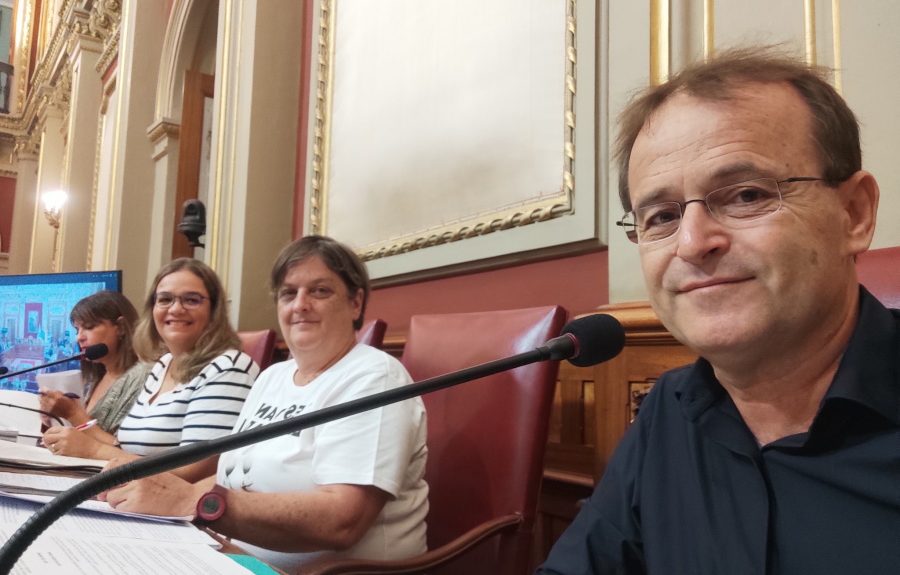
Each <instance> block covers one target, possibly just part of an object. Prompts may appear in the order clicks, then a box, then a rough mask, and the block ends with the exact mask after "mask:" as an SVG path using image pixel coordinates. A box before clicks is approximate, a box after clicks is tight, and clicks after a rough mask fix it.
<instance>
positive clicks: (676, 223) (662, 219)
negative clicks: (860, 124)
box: [616, 176, 825, 245]
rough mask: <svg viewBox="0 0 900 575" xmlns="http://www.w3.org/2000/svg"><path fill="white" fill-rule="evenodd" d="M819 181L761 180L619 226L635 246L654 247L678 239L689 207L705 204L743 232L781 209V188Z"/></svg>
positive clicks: (634, 216)
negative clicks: (743, 228) (690, 205)
mask: <svg viewBox="0 0 900 575" xmlns="http://www.w3.org/2000/svg"><path fill="white" fill-rule="evenodd" d="M819 181H825V179H824V178H812V177H806V176H803V177H795V178H786V179H784V180H776V179H774V178H758V179H755V180H750V181H747V182H741V183H739V184H733V185H730V186H725V187H724V188H719V189H717V190H713V191H711V192H710V193H708V194H706V197H705V198H703V199H702V200H688V201H686V202H660V203H658V204H653V205H650V206H643V207H640V208H638V209H636V210H632V211H630V212H628V213H627V214H625V215H624V216H622V219H621V220H619V221H618V222H616V225H618V226H621V227H623V228H625V235H626V236H628V239H629V240H631V241H632V242H634V243H636V244H641V245H644V244H652V243H653V242H658V241H660V240H664V239H667V238H670V237H672V236H674V235H675V234H676V233H677V232H678V229H679V228H680V227H681V218H682V216H683V215H684V210H685V207H686V206H687V205H688V204H691V203H694V202H702V203H703V204H706V209H707V210H708V211H709V214H710V215H711V216H712V217H713V219H715V220H716V221H717V222H719V223H720V224H722V225H724V226H726V227H729V228H740V227H742V226H744V225H746V224H747V223H749V222H754V221H756V220H759V219H762V218H764V217H766V216H770V215H772V214H774V213H775V212H777V211H778V210H779V209H781V187H780V186H781V185H783V184H792V183H794V182H819Z"/></svg>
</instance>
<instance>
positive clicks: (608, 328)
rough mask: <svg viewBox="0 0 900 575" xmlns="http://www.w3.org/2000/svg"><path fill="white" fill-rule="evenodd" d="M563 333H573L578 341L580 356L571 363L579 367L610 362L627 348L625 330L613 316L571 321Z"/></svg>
mask: <svg viewBox="0 0 900 575" xmlns="http://www.w3.org/2000/svg"><path fill="white" fill-rule="evenodd" d="M562 332H563V333H571V334H572V335H573V336H575V339H577V340H578V355H576V356H575V357H572V358H570V359H569V363H571V364H572V365H576V366H578V367H587V366H589V365H597V364H598V363H603V362H604V361H608V360H610V359H612V358H614V357H616V356H617V355H619V352H621V351H622V348H624V347H625V329H624V328H623V327H622V324H620V323H619V320H617V319H616V318H614V317H613V316H611V315H606V314H594V315H589V316H585V317H582V318H578V319H576V320H575V321H570V322H569V323H568V324H567V325H566V326H565V327H564V328H563V331H562Z"/></svg>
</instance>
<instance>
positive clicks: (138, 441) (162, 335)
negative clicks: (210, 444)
mask: <svg viewBox="0 0 900 575" xmlns="http://www.w3.org/2000/svg"><path fill="white" fill-rule="evenodd" d="M134 344H135V351H136V352H137V354H138V356H140V357H141V358H142V359H144V360H146V361H154V362H155V363H154V365H153V367H152V369H151V371H150V374H149V375H148V377H147V379H146V382H145V383H144V387H143V389H142V390H141V392H140V394H139V395H138V398H137V400H136V401H135V403H134V405H133V406H132V407H131V410H130V411H129V413H128V415H127V416H126V417H125V419H124V420H123V421H122V424H121V425H120V426H119V431H118V434H117V442H116V445H115V446H112V445H105V444H99V445H95V446H94V447H95V450H94V451H93V453H90V454H86V455H84V456H86V457H94V458H97V459H112V458H113V457H119V456H122V455H123V451H124V452H125V453H128V454H133V455H150V454H153V453H158V452H160V451H163V450H166V449H170V448H173V447H177V446H179V445H186V444H189V443H195V442H197V441H203V440H207V439H213V438H216V437H220V436H222V435H227V434H229V433H230V432H231V428H232V427H233V426H234V423H235V421H236V420H237V417H238V415H239V414H240V412H241V407H242V406H243V404H244V399H246V397H247V394H248V393H249V392H250V387H251V386H252V384H253V381H254V380H255V379H256V376H257V375H258V374H259V366H257V365H256V363H254V361H253V360H252V359H251V358H250V356H248V355H247V354H245V353H243V352H241V351H240V340H239V339H238V336H237V333H236V332H235V331H234V329H233V328H232V327H231V324H230V323H229V321H228V312H227V308H226V300H225V291H224V289H223V288H222V284H221V282H220V281H219V278H218V277H217V276H216V273H215V272H214V271H213V270H212V269H211V268H210V267H209V266H207V265H206V264H204V263H203V262H200V261H198V260H194V259H190V258H179V259H176V260H174V261H172V262H171V263H169V264H167V265H165V266H163V268H162V269H161V270H160V271H159V273H158V274H156V278H155V279H154V280H153V285H152V288H151V290H150V293H149V294H148V295H147V299H146V300H145V302H144V309H143V315H142V317H141V320H140V322H138V326H137V328H136V330H135V338H134ZM217 460H218V457H211V458H208V459H205V460H202V461H198V462H196V463H192V464H190V465H187V466H185V467H181V468H179V469H177V470H175V473H176V474H177V475H179V476H181V477H183V478H184V479H187V480H189V481H195V480H198V479H201V478H203V477H206V476H208V475H210V474H212V473H214V472H215V470H216V462H217Z"/></svg>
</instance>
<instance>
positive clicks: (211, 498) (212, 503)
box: [194, 484, 228, 525]
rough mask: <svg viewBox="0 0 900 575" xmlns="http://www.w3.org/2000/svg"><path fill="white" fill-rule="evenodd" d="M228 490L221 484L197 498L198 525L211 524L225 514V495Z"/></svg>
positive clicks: (195, 520)
mask: <svg viewBox="0 0 900 575" xmlns="http://www.w3.org/2000/svg"><path fill="white" fill-rule="evenodd" d="M227 494H228V490H227V489H225V488H224V487H222V486H221V485H219V484H216V485H213V487H212V489H210V490H209V491H207V492H206V493H204V494H203V495H201V496H200V499H198V500H197V517H196V518H195V519H194V523H195V524H196V525H209V524H210V523H212V522H213V521H215V520H217V519H219V518H220V517H222V515H224V514H225V497H226V495H227Z"/></svg>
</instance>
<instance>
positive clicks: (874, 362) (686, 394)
mask: <svg viewBox="0 0 900 575" xmlns="http://www.w3.org/2000/svg"><path fill="white" fill-rule="evenodd" d="M675 394H676V397H678V399H679V401H680V402H681V408H682V411H683V412H684V415H685V417H687V418H688V419H689V420H691V421H696V420H697V419H698V418H699V417H700V416H701V415H702V414H703V413H704V412H705V411H706V410H707V409H709V408H710V407H711V406H713V405H714V404H716V403H718V402H719V401H721V400H722V399H724V398H727V394H726V393H725V390H724V388H723V387H722V386H721V384H719V382H718V381H717V380H716V376H715V373H714V372H713V368H712V366H711V365H710V363H709V362H708V361H706V360H705V359H703V358H702V357H701V358H699V359H698V360H697V361H696V362H695V363H694V365H693V366H692V367H691V368H690V370H689V372H688V374H687V377H685V378H684V379H682V381H681V382H680V383H679V385H678V387H677V388H676V390H675ZM842 400H846V401H850V402H853V403H855V404H858V405H861V406H863V407H866V408H868V409H870V410H872V411H874V412H876V413H878V414H880V415H881V416H883V417H884V418H886V419H887V420H888V421H890V422H892V423H893V424H894V425H900V311H898V310H889V309H887V308H886V307H884V306H883V305H881V303H880V302H879V301H878V300H877V299H875V297H874V296H872V294H870V293H869V292H868V291H867V290H866V289H865V288H864V287H862V286H860V310H859V319H858V320H857V324H856V327H855V328H854V331H853V335H852V336H851V337H850V341H849V343H848V345H847V349H846V350H845V352H844V355H843V357H842V358H841V362H840V365H839V366H838V370H837V372H836V373H835V376H834V379H833V381H832V383H831V386H830V387H829V388H828V391H827V392H826V394H825V397H824V399H823V405H824V404H826V403H840V402H841V401H842ZM729 403H730V401H729Z"/></svg>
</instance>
